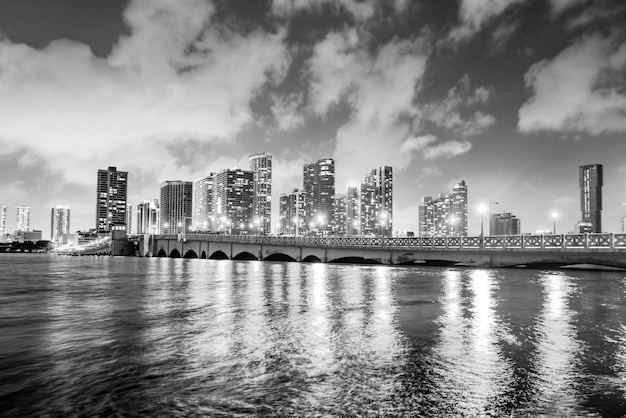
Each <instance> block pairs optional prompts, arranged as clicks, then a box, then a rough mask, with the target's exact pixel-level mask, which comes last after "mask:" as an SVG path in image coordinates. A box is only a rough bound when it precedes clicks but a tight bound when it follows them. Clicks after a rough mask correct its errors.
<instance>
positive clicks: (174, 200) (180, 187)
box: [160, 180, 193, 234]
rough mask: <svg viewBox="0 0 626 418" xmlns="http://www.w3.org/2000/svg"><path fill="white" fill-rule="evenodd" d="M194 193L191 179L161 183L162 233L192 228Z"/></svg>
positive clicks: (176, 232)
mask: <svg viewBox="0 0 626 418" xmlns="http://www.w3.org/2000/svg"><path fill="white" fill-rule="evenodd" d="M192 194H193V184H192V183H191V182H190V181H181V180H172V181H165V182H163V183H161V200H160V201H161V220H160V230H161V233H164V234H182V233H183V232H185V231H189V230H190V226H191V200H192Z"/></svg>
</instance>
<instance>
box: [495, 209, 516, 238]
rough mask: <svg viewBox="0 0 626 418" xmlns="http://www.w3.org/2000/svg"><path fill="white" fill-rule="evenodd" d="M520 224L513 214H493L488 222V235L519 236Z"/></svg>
mask: <svg viewBox="0 0 626 418" xmlns="http://www.w3.org/2000/svg"><path fill="white" fill-rule="evenodd" d="M520 234H521V222H520V220H519V219H518V218H517V217H516V216H515V215H513V214H511V213H508V212H504V213H494V214H492V215H491V219H490V220H489V235H520Z"/></svg>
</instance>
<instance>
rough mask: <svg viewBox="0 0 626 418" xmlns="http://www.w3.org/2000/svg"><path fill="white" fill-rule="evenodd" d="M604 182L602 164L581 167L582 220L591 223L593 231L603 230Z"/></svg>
mask: <svg viewBox="0 0 626 418" xmlns="http://www.w3.org/2000/svg"><path fill="white" fill-rule="evenodd" d="M603 183H604V179H603V175H602V164H590V165H583V166H580V167H579V184H580V210H581V212H582V222H584V223H590V224H591V232H602V186H603V185H604V184H603Z"/></svg>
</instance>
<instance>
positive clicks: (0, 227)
mask: <svg viewBox="0 0 626 418" xmlns="http://www.w3.org/2000/svg"><path fill="white" fill-rule="evenodd" d="M7 213H8V212H7V207H6V206H4V205H0V242H4V241H5V240H6V236H7V234H8V230H7Z"/></svg>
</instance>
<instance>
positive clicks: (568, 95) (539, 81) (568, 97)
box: [518, 34, 626, 134]
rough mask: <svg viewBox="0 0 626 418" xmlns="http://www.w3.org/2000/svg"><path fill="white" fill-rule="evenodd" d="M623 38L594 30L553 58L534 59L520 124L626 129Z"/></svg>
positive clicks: (540, 127) (522, 127)
mask: <svg viewBox="0 0 626 418" xmlns="http://www.w3.org/2000/svg"><path fill="white" fill-rule="evenodd" d="M625 71H626V43H621V45H620V43H619V42H617V41H616V40H614V39H612V38H603V37H601V36H600V35H598V34H594V35H591V36H587V37H584V38H582V39H579V40H578V41H577V42H575V43H574V44H573V45H571V46H570V47H568V48H567V49H565V50H564V51H562V52H561V53H560V54H558V55H557V56H556V57H555V58H554V59H552V60H543V61H541V62H539V63H537V64H535V65H533V66H532V67H531V68H530V70H529V71H528V72H527V73H526V76H525V79H526V85H527V86H528V87H530V88H531V89H532V90H533V96H532V97H531V98H530V99H529V100H528V101H527V102H526V103H525V104H524V105H523V106H522V107H521V109H520V110H519V122H518V128H519V129H520V131H522V132H532V131H537V130H554V131H579V132H588V133H591V134H600V133H603V132H621V131H626V110H625V109H626V94H625V93H624V89H623V82H622V81H621V80H623V78H622V77H623V74H624V72H625Z"/></svg>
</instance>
